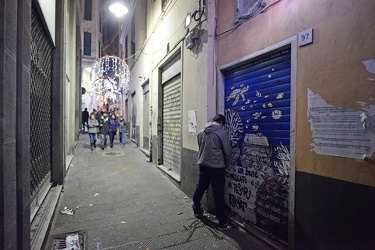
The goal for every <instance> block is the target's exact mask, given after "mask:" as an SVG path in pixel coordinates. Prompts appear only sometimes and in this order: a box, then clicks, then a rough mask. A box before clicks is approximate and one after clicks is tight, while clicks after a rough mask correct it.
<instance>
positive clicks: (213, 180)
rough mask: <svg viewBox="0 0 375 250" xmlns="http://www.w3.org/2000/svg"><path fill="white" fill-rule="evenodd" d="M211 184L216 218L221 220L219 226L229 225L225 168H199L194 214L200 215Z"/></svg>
mask: <svg viewBox="0 0 375 250" xmlns="http://www.w3.org/2000/svg"><path fill="white" fill-rule="evenodd" d="M210 184H211V187H212V191H213V195H214V202H215V210H216V218H217V219H218V220H219V225H225V224H226V223H228V217H227V214H226V205H225V200H224V188H225V169H223V168H208V167H203V166H199V179H198V184H197V187H196V189H195V192H194V196H193V202H194V205H193V209H194V213H198V212H199V210H200V209H201V200H202V197H203V194H204V192H206V190H207V189H208V186H209V185H210Z"/></svg>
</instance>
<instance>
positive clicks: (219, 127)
mask: <svg viewBox="0 0 375 250" xmlns="http://www.w3.org/2000/svg"><path fill="white" fill-rule="evenodd" d="M224 125H225V117H224V116H223V115H221V114H217V115H215V116H214V117H213V118H212V121H211V122H209V123H207V124H206V125H205V126H204V128H203V130H201V131H200V132H199V133H198V147H199V150H198V162H197V164H198V166H199V179H198V183H197V186H196V189H195V192H194V196H193V203H194V204H193V211H194V216H195V217H197V218H199V217H201V216H202V215H203V212H204V211H203V209H202V208H201V200H202V197H203V194H204V193H205V192H206V190H207V189H208V186H209V185H210V184H211V187H212V191H213V196H214V202H215V211H216V218H217V219H218V220H219V226H218V229H219V230H231V229H236V228H238V226H237V225H235V224H232V223H230V222H229V218H228V217H227V214H226V204H225V199H224V188H225V169H226V168H227V167H228V166H229V164H230V160H231V157H232V146H231V144H230V141H229V136H228V134H227V132H226V131H225V130H224V128H223V126H224Z"/></svg>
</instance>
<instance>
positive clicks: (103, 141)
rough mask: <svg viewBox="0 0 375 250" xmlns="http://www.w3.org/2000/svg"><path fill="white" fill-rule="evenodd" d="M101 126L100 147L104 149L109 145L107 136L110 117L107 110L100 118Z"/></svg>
mask: <svg viewBox="0 0 375 250" xmlns="http://www.w3.org/2000/svg"><path fill="white" fill-rule="evenodd" d="M99 128H100V137H101V142H100V144H101V145H100V147H101V149H102V150H104V148H105V147H106V145H107V136H108V135H109V117H108V115H107V113H106V112H104V113H103V116H102V118H101V119H100V123H99Z"/></svg>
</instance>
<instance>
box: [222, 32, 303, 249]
mask: <svg viewBox="0 0 375 250" xmlns="http://www.w3.org/2000/svg"><path fill="white" fill-rule="evenodd" d="M297 41H298V40H297V36H292V37H290V38H287V39H285V40H283V41H281V42H279V43H277V44H274V45H271V46H269V47H266V48H264V49H261V50H259V51H256V52H254V53H251V54H248V55H246V56H244V57H241V58H239V59H236V60H234V61H231V62H229V63H226V64H224V65H220V66H219V67H217V88H218V89H217V93H218V96H217V101H216V105H217V107H216V110H217V111H218V112H219V113H222V114H224V107H225V103H224V100H225V99H224V97H225V93H224V89H225V74H224V71H225V70H227V69H229V68H233V67H235V66H236V65H240V64H241V63H244V62H246V61H249V60H251V59H254V58H256V57H258V56H261V55H264V54H266V53H270V52H272V51H275V50H278V49H281V48H282V47H285V46H290V49H291V65H290V67H291V76H290V77H291V83H290V87H291V97H290V167H291V172H290V176H289V207H288V243H289V246H292V243H293V239H294V207H295V205H294V204H295V171H296V166H295V162H296V148H295V145H296V144H295V143H296V142H295V139H296V86H297V83H296V82H297V48H298V46H297Z"/></svg>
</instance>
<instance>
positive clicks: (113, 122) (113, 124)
mask: <svg viewBox="0 0 375 250" xmlns="http://www.w3.org/2000/svg"><path fill="white" fill-rule="evenodd" d="M117 122H118V121H117V119H116V115H115V113H112V114H111V117H110V118H109V142H110V146H111V148H113V141H114V140H115V135H116V133H117Z"/></svg>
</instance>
